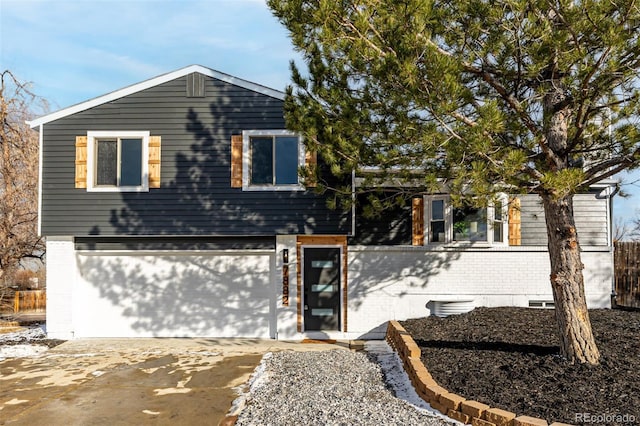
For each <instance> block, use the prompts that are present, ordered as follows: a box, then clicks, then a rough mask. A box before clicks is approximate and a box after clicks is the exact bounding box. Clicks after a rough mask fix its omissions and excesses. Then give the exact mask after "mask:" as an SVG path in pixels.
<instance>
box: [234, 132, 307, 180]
mask: <svg viewBox="0 0 640 426" xmlns="http://www.w3.org/2000/svg"><path fill="white" fill-rule="evenodd" d="M242 158H243V161H242V169H243V172H242V188H243V189H244V190H257V191H259V190H302V189H303V186H302V184H301V182H300V178H299V176H298V169H299V168H300V167H303V166H304V165H305V155H304V148H303V146H302V143H301V140H300V137H299V136H298V135H296V134H295V133H292V132H289V131H286V130H267V131H264V130H248V131H243V132H242Z"/></svg>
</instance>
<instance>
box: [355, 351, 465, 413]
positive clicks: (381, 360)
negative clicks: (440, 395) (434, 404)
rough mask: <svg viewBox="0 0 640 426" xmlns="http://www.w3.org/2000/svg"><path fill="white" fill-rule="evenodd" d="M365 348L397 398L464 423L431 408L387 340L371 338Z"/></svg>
mask: <svg viewBox="0 0 640 426" xmlns="http://www.w3.org/2000/svg"><path fill="white" fill-rule="evenodd" d="M364 350H365V351H367V352H368V353H369V354H371V355H373V356H375V359H376V360H377V362H378V365H380V368H381V369H382V372H383V374H384V378H385V381H386V383H387V384H388V385H389V386H390V387H391V389H392V390H393V393H394V395H395V396H396V397H397V398H399V399H402V400H403V401H406V402H408V403H409V404H411V405H413V406H414V407H416V408H417V409H418V410H422V411H427V412H429V413H431V414H434V415H435V416H437V417H440V418H442V419H445V420H447V421H449V422H451V423H454V424H459V425H462V423H459V422H457V421H455V420H452V419H451V418H449V417H447V416H445V415H444V414H442V413H441V412H440V411H438V410H435V409H433V408H431V405H429V404H428V403H427V402H426V401H425V400H424V399H422V398H420V396H418V393H417V392H416V390H415V388H414V387H413V384H412V383H411V379H409V375H408V374H407V372H406V371H404V367H403V366H402V360H401V359H400V357H399V356H398V354H397V353H396V352H395V351H394V350H393V349H392V348H391V346H389V344H388V343H387V342H386V341H384V340H369V341H367V342H365V345H364Z"/></svg>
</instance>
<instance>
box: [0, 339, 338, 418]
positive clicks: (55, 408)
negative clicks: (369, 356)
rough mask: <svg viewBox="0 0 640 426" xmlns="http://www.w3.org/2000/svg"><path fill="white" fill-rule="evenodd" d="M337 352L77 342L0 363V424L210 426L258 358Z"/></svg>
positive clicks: (178, 342)
mask: <svg viewBox="0 0 640 426" xmlns="http://www.w3.org/2000/svg"><path fill="white" fill-rule="evenodd" d="M340 348H342V347H341V346H340V345H331V344H322V343H320V344H318V343H315V344H302V343H290V342H281V341H274V340H251V339H220V340H212V339H79V340H73V341H68V342H65V343H63V344H62V345H60V346H57V347H55V348H53V349H51V350H49V351H48V352H46V353H45V354H43V355H41V356H39V357H37V358H16V359H7V360H5V361H2V362H0V424H7V425H8V424H10V425H65V426H70V425H83V426H84V425H123V424H127V425H129V424H139V425H141V424H152V425H218V424H219V423H220V422H221V421H222V420H224V418H225V415H226V414H227V413H228V412H229V410H230V408H231V403H232V401H233V400H234V399H236V397H237V396H238V394H237V390H235V389H234V388H236V387H237V386H241V385H243V384H245V383H246V382H247V380H248V379H249V377H250V375H251V373H252V372H253V371H254V369H255V367H256V366H257V365H258V364H259V363H260V360H261V358H262V355H263V354H265V353H267V352H276V351H308V350H329V349H340Z"/></svg>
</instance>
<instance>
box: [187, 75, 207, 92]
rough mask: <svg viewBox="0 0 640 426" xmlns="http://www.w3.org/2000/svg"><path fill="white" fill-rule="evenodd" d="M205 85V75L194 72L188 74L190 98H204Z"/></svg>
mask: <svg viewBox="0 0 640 426" xmlns="http://www.w3.org/2000/svg"><path fill="white" fill-rule="evenodd" d="M204 96H205V85H204V75H202V74H200V73H198V72H194V73H191V74H188V75H187V97H188V98H204Z"/></svg>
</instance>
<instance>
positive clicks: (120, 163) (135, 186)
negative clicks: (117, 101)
mask: <svg viewBox="0 0 640 426" xmlns="http://www.w3.org/2000/svg"><path fill="white" fill-rule="evenodd" d="M149 138H150V137H149V132H138V131H134V132H131V131H128V132H100V131H97V132H91V131H90V132H87V169H88V170H87V179H86V180H87V190H88V191H104V192H109V191H111V192H136V191H148V190H149ZM158 149H159V147H158Z"/></svg>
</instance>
